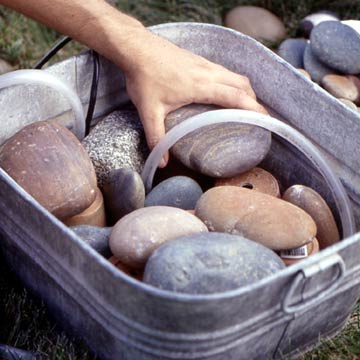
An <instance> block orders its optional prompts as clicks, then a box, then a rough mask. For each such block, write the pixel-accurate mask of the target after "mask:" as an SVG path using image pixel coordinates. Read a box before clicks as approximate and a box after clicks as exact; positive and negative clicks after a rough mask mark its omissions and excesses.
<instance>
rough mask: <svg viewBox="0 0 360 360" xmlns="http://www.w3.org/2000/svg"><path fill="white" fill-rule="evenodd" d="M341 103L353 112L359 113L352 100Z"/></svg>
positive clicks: (344, 100) (342, 100)
mask: <svg viewBox="0 0 360 360" xmlns="http://www.w3.org/2000/svg"><path fill="white" fill-rule="evenodd" d="M339 101H341V102H342V103H343V104H345V105H346V106H347V107H349V108H350V109H352V110H355V111H357V109H358V108H357V106H356V105H355V104H354V103H353V102H352V101H350V100H347V99H339Z"/></svg>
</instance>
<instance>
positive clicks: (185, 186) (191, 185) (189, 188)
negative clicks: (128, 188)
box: [145, 176, 203, 210]
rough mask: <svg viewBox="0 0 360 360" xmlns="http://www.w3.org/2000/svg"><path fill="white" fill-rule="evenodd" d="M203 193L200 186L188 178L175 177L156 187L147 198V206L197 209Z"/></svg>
mask: <svg viewBox="0 0 360 360" xmlns="http://www.w3.org/2000/svg"><path fill="white" fill-rule="evenodd" d="M202 193H203V191H202V189H201V187H200V185H199V184H198V183H197V182H196V181H195V180H193V179H191V178H189V177H187V176H173V177H171V178H169V179H167V180H164V181H162V182H161V183H160V184H158V185H157V186H155V187H154V188H153V189H152V190H151V191H150V192H149V193H148V194H147V196H146V199H145V206H155V205H164V206H173V207H176V208H180V209H184V210H191V209H195V205H196V202H197V201H198V200H199V198H200V196H201V195H202Z"/></svg>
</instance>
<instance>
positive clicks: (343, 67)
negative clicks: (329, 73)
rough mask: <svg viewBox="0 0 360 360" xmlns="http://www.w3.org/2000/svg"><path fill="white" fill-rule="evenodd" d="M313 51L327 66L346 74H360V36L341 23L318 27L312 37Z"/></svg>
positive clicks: (326, 23)
mask: <svg viewBox="0 0 360 360" xmlns="http://www.w3.org/2000/svg"><path fill="white" fill-rule="evenodd" d="M310 45H311V50H312V51H313V53H314V54H315V55H316V57H317V58H318V59H319V60H320V61H321V62H322V63H324V64H326V65H327V66H329V67H331V68H334V69H336V70H338V71H340V72H343V73H345V74H359V73H360V34H359V33H358V32H357V31H355V30H354V29H352V28H351V27H350V26H348V25H345V24H342V23H341V22H340V21H325V22H322V23H321V24H319V25H317V26H316V27H315V28H314V29H313V31H312V32H311V36H310Z"/></svg>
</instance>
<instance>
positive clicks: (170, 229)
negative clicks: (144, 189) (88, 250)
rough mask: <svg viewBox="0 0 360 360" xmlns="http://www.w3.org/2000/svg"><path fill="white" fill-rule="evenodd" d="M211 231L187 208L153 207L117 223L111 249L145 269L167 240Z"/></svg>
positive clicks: (117, 254)
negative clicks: (157, 249)
mask: <svg viewBox="0 0 360 360" xmlns="http://www.w3.org/2000/svg"><path fill="white" fill-rule="evenodd" d="M207 231H208V229H207V227H206V225H205V224H204V223H203V222H202V221H201V220H199V219H198V218H197V217H196V216H194V215H192V214H190V213H188V212H186V211H185V210H182V209H177V208H173V207H169V206H149V207H146V208H142V209H138V210H135V211H133V212H131V213H130V214H128V215H126V216H124V217H123V218H121V219H120V220H119V221H118V222H117V223H116V224H115V225H114V227H113V231H112V233H111V235H110V249H111V251H112V253H113V254H114V255H115V256H116V257H117V258H118V259H119V260H120V261H121V262H122V263H123V264H125V265H127V266H129V267H130V268H134V269H141V268H143V267H144V266H145V263H146V261H147V259H148V257H149V256H150V255H151V253H152V252H153V251H154V250H155V249H156V248H157V247H159V246H160V245H161V244H162V243H164V242H165V241H168V240H172V239H175V238H177V237H180V236H185V235H190V234H196V233H200V232H207Z"/></svg>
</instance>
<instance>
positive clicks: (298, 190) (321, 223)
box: [283, 185, 340, 249]
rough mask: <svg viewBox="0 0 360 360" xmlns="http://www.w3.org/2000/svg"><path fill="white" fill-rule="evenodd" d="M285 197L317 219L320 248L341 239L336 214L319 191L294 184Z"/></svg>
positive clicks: (317, 236)
mask: <svg viewBox="0 0 360 360" xmlns="http://www.w3.org/2000/svg"><path fill="white" fill-rule="evenodd" d="M283 199H284V200H286V201H289V202H291V203H292V204H294V205H296V206H298V207H299V208H301V209H303V210H304V211H306V212H307V213H308V214H309V215H310V216H311V217H312V219H313V220H314V221H315V223H316V227H317V235H316V238H317V239H318V241H319V244H320V249H324V248H326V247H328V246H330V245H333V244H335V243H337V242H338V241H339V240H340V235H339V230H338V228H337V225H336V222H335V219H334V216H333V214H332V212H331V210H330V208H329V206H328V205H327V203H326V201H325V200H324V199H323V197H322V196H321V195H320V194H319V193H318V192H316V191H315V190H313V189H311V188H309V187H307V186H304V185H293V186H291V187H290V188H288V189H287V190H286V191H285V193H284V194H283Z"/></svg>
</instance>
